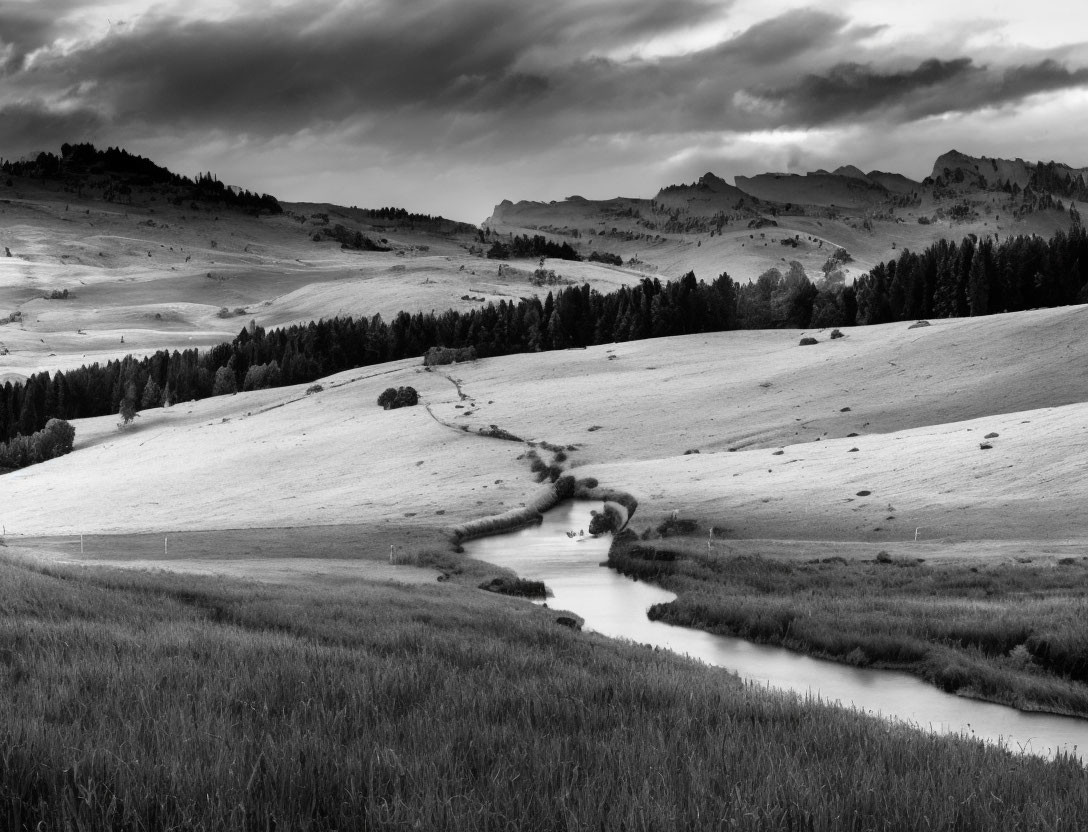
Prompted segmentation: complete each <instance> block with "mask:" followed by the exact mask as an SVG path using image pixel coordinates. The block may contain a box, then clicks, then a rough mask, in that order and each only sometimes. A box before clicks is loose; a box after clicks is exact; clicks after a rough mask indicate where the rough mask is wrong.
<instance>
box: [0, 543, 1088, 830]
mask: <svg viewBox="0 0 1088 832" xmlns="http://www.w3.org/2000/svg"><path fill="white" fill-rule="evenodd" d="M0 692H2V693H0V695H2V701H3V703H4V707H3V708H2V709H0V828H3V829H5V830H8V829H11V830H18V829H73V830H74V829H79V830H104V829H109V830H137V829H140V830H149V829H155V830H158V829H200V830H206V831H207V832H217V831H218V830H258V829H260V830H265V829H284V830H286V829H292V830H333V829H340V830H343V829H442V830H454V831H455V832H456V830H470V829H471V830H477V829H496V830H497V829H519V830H555V829H602V830H613V829H615V830H618V829H624V830H631V832H636V830H650V829H685V830H687V829H721V828H731V829H734V828H735V829H744V830H786V829H790V830H795V829H812V830H841V829H846V828H851V829H936V830H952V829H956V830H976V829H977V830H992V829H1012V828H1016V829H1040V830H1041V829H1070V830H1072V829H1083V828H1085V826H1086V825H1088V775H1086V772H1085V770H1084V769H1083V768H1082V767H1081V766H1080V765H1079V763H1077V762H1075V761H1073V760H1071V759H1069V758H1062V759H1059V760H1057V761H1054V762H1047V761H1044V760H1041V759H1037V758H1031V757H1022V756H1016V755H1013V754H1011V753H1008V752H1005V751H1002V750H999V749H995V748H988V747H986V746H984V745H983V744H982V743H980V742H978V741H970V740H953V739H949V738H941V737H936V736H930V735H926V734H922V733H919V732H915V731H912V730H908V729H906V728H902V727H898V726H895V725H889V724H887V723H883V722H879V721H876V720H873V719H869V718H866V717H864V716H860V715H857V714H854V713H851V712H847V711H842V710H838V709H832V708H829V707H826V706H823V705H819V704H816V703H812V702H809V703H804V702H800V701H798V700H795V699H793V698H790V697H785V696H771V695H768V694H767V693H766V692H763V691H759V690H755V689H752V688H749V687H745V686H742V685H741V684H740V683H739V682H738V681H737V680H736V679H735V678H734V677H731V676H729V675H728V674H726V673H725V672H724V671H720V670H715V669H711V668H706V667H703V666H701V665H697V664H694V663H691V662H688V661H686V660H683V659H681V658H678V657H676V656H673V655H671V654H668V653H664V652H658V651H650V650H647V649H644V648H637V647H633V646H629V645H619V644H615V643H611V642H608V641H607V640H605V639H603V638H600V637H596V636H592V635H583V634H579V633H575V632H572V631H571V630H569V629H567V628H565V627H560V626H557V625H556V624H555V623H554V621H552V620H551V617H550V616H549V615H548V613H547V612H546V611H543V610H538V609H536V608H533V607H528V606H526V605H524V604H523V603H521V602H515V601H511V600H508V599H503V598H498V597H495V596H491V595H486V594H484V593H478V592H467V591H465V590H464V589H461V588H456V587H449V586H440V585H436V586H433V587H430V586H428V587H418V586H417V587H398V586H389V585H382V586H368V585H353V586H351V587H333V588H328V587H325V588H321V589H314V590H308V589H301V588H298V587H280V586H270V585H260V586H257V585H245V584H240V583H230V582H224V581H222V580H203V579H199V578H195V577H192V576H179V575H168V574H146V573H130V572H124V573H120V572H116V573H113V572H99V571H97V570H94V571H81V572H77V571H72V570H67V569H50V570H38V569H33V568H28V567H26V566H21V565H17V564H12V563H10V562H6V561H3V560H0Z"/></svg>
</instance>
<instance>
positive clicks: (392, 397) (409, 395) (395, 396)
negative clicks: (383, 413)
mask: <svg viewBox="0 0 1088 832" xmlns="http://www.w3.org/2000/svg"><path fill="white" fill-rule="evenodd" d="M378 404H379V405H381V406H382V407H384V408H385V409H386V410H396V409H397V408H398V407H412V406H414V405H417V404H419V393H418V392H416V389H415V388H414V387H387V388H386V389H385V390H383V391H382V394H381V395H380V396H378Z"/></svg>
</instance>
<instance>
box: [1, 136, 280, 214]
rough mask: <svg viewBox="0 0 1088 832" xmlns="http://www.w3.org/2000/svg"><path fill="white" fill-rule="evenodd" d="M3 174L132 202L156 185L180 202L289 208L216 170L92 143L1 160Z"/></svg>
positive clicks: (245, 208)
mask: <svg viewBox="0 0 1088 832" xmlns="http://www.w3.org/2000/svg"><path fill="white" fill-rule="evenodd" d="M0 172H3V173H4V174H5V175H7V176H25V177H31V178H37V179H50V180H57V181H61V182H63V183H65V185H66V186H67V187H69V188H70V189H71V190H73V191H75V192H77V193H82V192H83V191H84V190H88V189H101V191H102V196H103V198H104V199H106V200H108V201H113V200H121V201H126V200H128V199H129V198H130V197H131V195H132V189H133V188H148V189H150V188H154V189H156V190H158V191H160V192H162V193H164V195H166V196H167V197H168V198H169V199H170V200H171V201H172V202H174V203H175V204H177V205H181V204H183V203H186V202H190V203H191V202H200V203H206V204H213V205H216V206H219V207H223V208H227V209H236V210H241V211H247V212H251V213H267V214H278V213H281V212H282V210H283V209H282V208H281V207H280V204H279V202H278V201H277V200H276V198H275V197H273V196H270V195H269V194H260V195H258V194H255V193H250V192H249V191H247V190H235V189H232V188H228V187H227V186H226V185H224V184H223V183H222V182H220V181H219V180H218V179H217V178H216V177H215V176H214V175H212V174H211V173H202V174H200V175H199V176H198V177H197V178H196V179H195V180H193V179H189V178H188V177H185V176H180V175H178V174H176V173H173V172H172V171H170V170H168V169H167V168H164V167H160V166H159V165H157V164H155V163H154V162H152V161H151V160H150V159H145V158H144V157H143V156H135V155H133V154H131V153H129V152H128V151H126V150H123V149H121V148H116V147H109V148H107V149H106V150H99V149H97V148H96V147H95V146H94V145H93V144H89V143H83V144H74V145H73V144H67V143H65V144H63V145H61V149H60V156H57V155H55V154H53V153H39V154H38V155H37V156H36V157H35V158H34V159H33V160H30V161H26V162H12V161H4V162H0Z"/></svg>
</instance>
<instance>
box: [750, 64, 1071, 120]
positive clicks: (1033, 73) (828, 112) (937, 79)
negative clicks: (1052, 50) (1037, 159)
mask: <svg viewBox="0 0 1088 832" xmlns="http://www.w3.org/2000/svg"><path fill="white" fill-rule="evenodd" d="M1086 84H1088V68H1079V69H1069V68H1068V67H1065V66H1063V65H1061V64H1059V63H1058V62H1057V61H1055V60H1054V59H1051V58H1047V59H1044V60H1041V61H1039V62H1038V63H1035V64H1031V65H1022V66H1015V67H1008V68H999V67H986V66H979V65H977V64H975V62H974V61H973V60H972V59H971V58H967V57H960V58H954V59H951V60H940V59H937V58H930V59H927V60H924V61H922V62H921V63H919V64H918V65H917V66H915V67H913V68H910V69H903V70H882V69H879V68H875V67H874V66H873V65H871V64H860V63H842V64H837V65H835V66H833V67H831V68H830V69H829V70H828V71H827V72H826V73H824V74H809V75H807V76H805V77H804V78H803V79H802V80H801V81H800V82H799V83H797V84H795V85H794V86H791V87H786V88H780V89H771V90H765V91H753V92H747V93H746V96H747V98H746V101H748V102H749V103H748V107H749V109H755V108H756V107H757V106H758V107H759V108H761V109H763V110H768V109H770V108H776V109H775V112H776V113H778V114H779V116H780V118H781V120H782V123H784V124H790V125H806V126H815V125H820V124H826V123H829V122H835V121H841V120H843V119H847V118H854V117H859V116H865V115H872V114H875V113H882V114H885V115H887V114H891V115H892V116H893V120H895V121H900V122H905V121H915V120H918V119H922V118H925V117H927V116H933V115H939V114H942V113H949V112H961V113H962V112H973V111H978V110H982V109H986V108H988V107H994V106H1000V105H1004V104H1008V103H1012V102H1017V101H1021V100H1023V99H1025V98H1027V97H1028V96H1031V95H1035V94H1037V93H1042V92H1050V91H1054V90H1060V89H1067V88H1071V87H1080V86H1085V85H1086Z"/></svg>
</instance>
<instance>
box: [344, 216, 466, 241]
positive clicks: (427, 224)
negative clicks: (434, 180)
mask: <svg viewBox="0 0 1088 832" xmlns="http://www.w3.org/2000/svg"><path fill="white" fill-rule="evenodd" d="M358 214H359V216H360V217H361V218H362V219H366V220H369V221H370V222H371V223H373V224H375V225H376V224H378V223H389V224H390V225H393V226H397V227H399V228H408V229H410V230H415V229H422V230H425V231H433V232H435V233H438V234H476V233H477V232H478V231H479V229H478V228H477V227H476V226H475V225H472V224H471V223H467V222H457V221H456V220H450V219H446V218H445V217H439V216H432V215H431V214H413V213H410V212H408V211H406V210H405V209H403V208H362V209H358ZM481 242H482V240H481Z"/></svg>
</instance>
